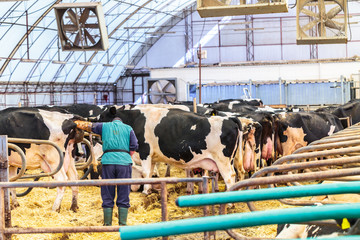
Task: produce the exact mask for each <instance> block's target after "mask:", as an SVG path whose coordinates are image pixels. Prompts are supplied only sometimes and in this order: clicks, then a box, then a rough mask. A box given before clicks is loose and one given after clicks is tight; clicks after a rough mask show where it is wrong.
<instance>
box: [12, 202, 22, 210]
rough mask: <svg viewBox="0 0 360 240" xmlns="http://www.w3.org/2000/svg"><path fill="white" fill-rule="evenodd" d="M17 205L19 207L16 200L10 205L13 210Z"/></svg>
mask: <svg viewBox="0 0 360 240" xmlns="http://www.w3.org/2000/svg"><path fill="white" fill-rule="evenodd" d="M17 207H20V204H19V203H18V202H16V203H13V204H11V206H10V208H11V210H13V209H15V208H17Z"/></svg>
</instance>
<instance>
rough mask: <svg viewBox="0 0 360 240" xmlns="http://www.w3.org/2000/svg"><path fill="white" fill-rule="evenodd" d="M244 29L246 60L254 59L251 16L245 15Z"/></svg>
mask: <svg viewBox="0 0 360 240" xmlns="http://www.w3.org/2000/svg"><path fill="white" fill-rule="evenodd" d="M245 22H246V24H245V28H246V29H247V30H246V31H245V34H246V61H254V60H255V57H254V30H253V25H254V24H253V16H252V15H245Z"/></svg>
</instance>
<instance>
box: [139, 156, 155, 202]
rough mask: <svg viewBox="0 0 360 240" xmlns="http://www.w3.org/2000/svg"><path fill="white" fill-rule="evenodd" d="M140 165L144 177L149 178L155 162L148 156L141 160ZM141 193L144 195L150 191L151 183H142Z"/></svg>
mask: <svg viewBox="0 0 360 240" xmlns="http://www.w3.org/2000/svg"><path fill="white" fill-rule="evenodd" d="M141 166H142V168H143V174H144V178H151V176H152V173H153V172H154V166H155V164H154V163H153V162H152V161H151V157H150V156H148V157H147V158H146V160H143V161H141ZM143 193H144V194H146V195H148V194H150V193H151V184H145V185H144V191H143Z"/></svg>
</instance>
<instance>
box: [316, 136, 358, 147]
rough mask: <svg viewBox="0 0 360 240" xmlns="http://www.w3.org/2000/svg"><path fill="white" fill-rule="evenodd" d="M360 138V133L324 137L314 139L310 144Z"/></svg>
mask: <svg viewBox="0 0 360 240" xmlns="http://www.w3.org/2000/svg"><path fill="white" fill-rule="evenodd" d="M356 139H360V135H354V136H347V137H339V138H322V139H320V140H317V141H314V142H312V143H310V144H309V146H310V145H317V144H323V143H332V142H342V141H348V140H356Z"/></svg>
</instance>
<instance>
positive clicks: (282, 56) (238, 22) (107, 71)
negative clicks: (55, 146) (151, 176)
mask: <svg viewBox="0 0 360 240" xmlns="http://www.w3.org/2000/svg"><path fill="white" fill-rule="evenodd" d="M0 16H1V17H0V18H1V19H0V26H1V28H0V46H1V47H0V49H1V51H0V118H1V113H2V112H3V111H5V110H7V109H11V108H26V107H31V108H37V107H40V106H41V107H44V106H49V107H51V106H56V107H59V106H60V107H63V106H70V105H77V104H80V105H81V104H88V105H92V106H98V107H103V106H123V105H125V106H134V105H139V106H140V105H143V104H151V105H155V104H157V105H159V104H166V105H170V104H175V103H176V104H185V103H187V104H188V105H189V103H190V105H192V106H193V109H192V110H191V111H196V110H194V109H196V106H197V108H198V109H199V108H200V107H203V106H212V105H211V104H215V103H219V102H221V100H225V101H226V100H229V99H232V100H244V101H251V100H260V101H261V104H259V105H256V106H255V107H256V108H261V111H271V113H272V114H274V115H276V114H277V113H279V115H277V116H280V112H286V111H293V109H296V111H300V112H304V114H311V113H313V112H314V111H315V110H319V109H324V108H327V107H328V108H329V109H332V110H334V109H337V110H336V111H333V112H331V113H332V114H334V115H335V118H336V119H335V120H334V121H338V122H340V121H341V123H342V126H341V127H340V128H337V127H336V128H335V127H334V128H332V127H331V128H330V130H329V129H327V130H326V133H329V134H328V135H332V134H333V133H334V132H336V133H337V132H338V135H335V137H334V138H331V139H329V138H328V136H321V137H318V138H317V139H313V140H311V141H313V143H311V144H313V145H311V146H310V145H309V146H307V147H308V148H306V144H302V143H301V144H299V146H298V145H295V144H294V145H295V146H292V147H294V149H293V150H289V151H288V152H289V153H290V154H293V153H294V152H295V154H299V158H296V157H294V159H295V160H294V159H293V160H292V161H293V162H289V161H288V160H286V159H289V158H286V155H287V153H285V152H286V149H285V147H287V146H285V145H284V146H283V149H282V152H281V153H280V154H278V155H276V154H277V153H276V151H275V150H274V149H273V150H269V151H273V152H272V153H271V154H272V155H271V156H272V157H270V159H272V162H271V163H270V162H266V161H268V157H266V159H264V158H262V157H260V162H261V163H255V165H256V164H258V165H256V166H255V169H254V171H252V170H249V171H248V170H246V173H245V179H246V180H249V179H252V178H256V177H265V176H269V177H270V178H271V177H274V180H273V182H269V183H265V182H266V181H265V182H261V184H257V183H254V184H253V185H251V184H250V183H249V185H247V186H245V187H248V188H261V189H263V188H267V187H270V186H272V187H274V186H277V187H279V186H290V185H295V186H296V185H315V184H318V183H322V181H324V180H333V181H335V180H336V181H358V180H359V179H358V178H357V175H358V173H357V172H356V171H359V169H358V168H357V167H358V164H359V163H360V149H357V147H358V146H359V145H360V142H358V141H359V140H358V139H359V137H358V136H359V132H358V131H359V130H360V129H359V128H358V126H359V125H357V122H359V121H360V113H359V111H358V109H357V108H356V107H355V105H356V104H360V101H359V99H360V64H359V62H360V57H359V56H360V24H359V21H360V4H359V2H358V1H357V0H348V1H346V0H196V1H195V0H176V1H172V0H97V1H93V0H0ZM356 106H357V105H356ZM350 107H351V110H349V109H350ZM229 109H231V107H229ZM339 109H340V110H339ZM344 109H345V110H344ZM359 110H360V108H359ZM144 111H145V110H144ZM199 111H200V110H199ZM217 111H220V110H219V109H217ZM221 111H222V110H221ZM229 111H230V110H229ZM225 112H226V111H225ZM339 112H341V114H340V113H339ZM344 112H346V113H344ZM246 114H248V112H247V113H246ZM284 114H285V113H284ZM336 114H339V115H336ZM344 114H345V115H344ZM3 116H5V115H3ZM358 116H359V117H358ZM206 117H209V116H206ZM274 119H275V118H274ZM240 121H241V120H240ZM252 121H254V120H252ZM273 121H278V118H276V120H273ZM279 121H280V120H279ZM326 121H327V122H326ZM326 121H325V122H326V124H327V123H329V122H331V121H332V120H326ZM241 123H242V127H243V128H244V127H245V128H244V129H242V132H244V136H245V137H244V138H241V140H243V139H246V138H247V137H248V135H245V132H246V131H247V130H245V129H248V130H249V129H250V130H251V129H255V127H254V126H255V124H254V125H246V124H245V123H243V122H241ZM252 124H253V123H252ZM324 124H325V123H324ZM326 124H325V125H326ZM259 125H260V124H259ZM289 125H290V124H289ZM318 125H322V123H320V124H318ZM351 125H353V126H352V127H353V128H351V129H350V130H349V129H348V128H349V127H350V126H351ZM277 126H278V125H277ZM332 126H333V125H332ZM262 127H263V128H264V129H265V127H264V126H262ZM298 127H299V126H296V127H295V128H298ZM0 128H1V127H0ZM303 129H304V130H302V131H303V132H302V134H304V136H306V135H307V137H308V138H309V137H310V135H311V134H310V133H311V132H316V131H317V130H318V129H317V127H307V129H310V130H306V129H305V128H303ZM250 130H249V131H250ZM254 131H255V130H254ZM272 131H274V132H273V136H272V139H271V134H270V139H271V141H272V143H273V144H275V141H276V136H277V135H276V134H277V132H275V128H274V129H273V130H272ZM276 131H278V129H277V128H276ZM306 131H309V132H306ZM324 131H325V130H324ZM246 133H248V132H246ZM242 134H243V133H242ZM259 134H260V133H259ZM282 134H283V133H282ZM0 135H2V133H1V134H0ZM4 135H6V134H4ZM315 135H316V134H315ZM241 136H243V135H241ZM288 136H289V135H288ZM11 137H12V136H9V138H11ZM17 137H19V136H17ZM278 137H279V136H278ZM280 137H283V135H281V136H280ZM316 137H317V136H316ZM337 137H338V138H337ZM334 139H335V140H334ZM1 141H2V138H1V136H0V146H1ZM269 141H270V140H269ZM319 141H320V142H319ZM5 142H7V140H6V141H5ZM15 143H16V140H14V139H11V140H9V142H8V143H6V144H10V145H11V146H9V148H12V149H13V150H14V148H16V146H15V147H14V146H13V145H12V144H15ZM306 143H307V144H310V140H306ZM4 144H5V143H4ZM84 144H85V145H87V146H89V148H90V151H92V150H91V147H90V145H89V144H90V143H83V146H85V145H84ZM243 144H244V145H241V147H243V149H244V150H243V151H245V148H246V143H245V140H244V143H243ZM279 144H280V143H279ZM322 144H325V145H324V146H322ZM326 144H330V145H326ZM315 145H316V146H315ZM4 146H6V145H4ZM264 146H265V145H264ZM274 146H275V145H273V147H274ZM300 147H304V148H303V150H301V149H302V148H300ZM348 148H349V149H348ZM0 149H1V150H3V149H7V147H4V148H3V147H0ZM284 149H285V150H284ZM261 150H262V147H261V148H260V155H261ZM5 151H7V150H4V151H0V178H1V176H2V177H3V175H2V174H5V172H6V171H5V170H4V171H5V172H2V170H1V169H3V167H2V165H1V160H3V161H7V160H5V159H6V155H7V153H5ZM14 151H17V150H14ZM256 151H259V149H257V150H256ZM316 151H329V153H328V152H327V153H326V154H327V155H326V154H325V153H323V152H321V153H319V155H318V156H313V155H311V154H312V153H311V152H316ZM331 151H335V153H334V152H331ZM336 151H338V152H336ZM92 154H93V155H92V158H94V153H92ZM242 154H245V153H243V152H242ZM257 154H259V152H257ZM268 154H270V153H268ZM302 154H303V155H302ZM306 154H308V155H306ZM244 156H245V155H244ZM254 156H255V158H256V156H257V155H256V154H255V153H254ZM291 156H293V155H291ZM309 156H310V157H309ZM281 157H283V158H281ZM92 158H91V157H88V160H87V162H86V164H90V163H91V161H92V160H93V159H92ZM277 159H278V160H277ZM279 159H280V160H279ZM276 160H277V161H276ZM317 160H326V161H328V162H325V163H324V164H323V165H321V164H319V165H317V164H315V163H313V162H315V161H317ZM275 162H276V164H279V166H280V167H279V168H278V169H277V170H276V171H278V172H281V173H283V175H284V176H286V177H283V179H289V180H287V182H286V183H285V182H284V181H285V180H281V181H280V180H277V179H275V177H276V176H274V175H271V174H273V172H271V173H269V172H267V171H271V170H269V168H270V167H271V164H273V163H275ZM302 162H310V164H313V165H311V166H312V167H309V165H306V166H305V165H304V166H302V165H301V164H302ZM276 164H275V165H276ZM286 164H289V165H288V168H286V167H285V166H283V165H286ZM291 164H294V165H291ZM296 164H298V165H296ZM134 165H135V164H134ZM300 165H301V166H300ZM59 166H60V165H59ZM87 166H89V165H87ZM87 166H86V167H87ZM139 166H141V165H139ZM157 167H158V171H159V176H160V178H162V177H164V176H165V175H166V173H165V172H166V171H167V169H166V167H167V166H166V165H165V163H160V164H158V165H157ZM257 167H258V168H257ZM266 167H269V168H266ZM292 167H293V168H296V169H297V170H294V169H290V168H292ZM84 168H85V167H82V166H80V163H79V165H77V169H78V174H79V177H81V176H83V175H84V173H83V169H84ZM275 168H276V166H275ZM309 168H310V169H313V170H314V169H315V170H314V172H315V171H318V172H321V174H317V175H316V174H315V175H316V176H315V177H311V176H310V175H311V173H314V172H311V171H313V170H309ZM263 169H265V170H263ZM289 169H290V170H289ZM235 170H237V169H235ZM24 171H25V170H24ZM322 171H324V172H322ZM326 171H329V173H327V172H326ZM330 171H333V172H330ZM325 172H326V173H325ZM237 173H238V172H237ZM22 174H23V173H22ZM26 174H35V175H37V174H42V173H41V169H39V170H30V171H27V173H26ZM292 174H293V175H294V176H293V178H292V177H291V176H290V175H292ZM301 174H303V175H302V176H301V180H299V179H296V177H299V178H300V175H301ZM306 174H308V175H306ZM359 174H360V171H359ZM253 175H255V176H253ZM313 175H314V174H313ZM170 176H171V177H176V178H186V175H185V171H184V170H183V169H181V168H177V167H174V168H171V170H170ZM221 177H222V176H220V179H219V191H220V192H225V191H227V190H229V189H228V187H227V186H226V184H225V181H224V180H223V179H222V178H221ZM302 177H303V178H302ZM52 178H53V177H51V176H46V177H42V178H41V180H40V181H39V182H41V181H43V182H45V184H46V182H53V181H54V180H53V179H52ZM89 178H90V177H89ZM270 178H269V179H270ZM294 179H296V180H297V181H295V180H294ZM345 179H346V180H345ZM7 180H9V179H7ZM34 180H35V181H34ZM38 180H39V179H37V178H29V177H27V178H25V179H20V180H16V182H25V183H28V182H37V181H38ZM241 180H242V179H239V178H238V177H237V179H236V182H237V183H236V184H238V183H240V182H241ZM1 181H4V180H3V178H1ZM84 181H86V180H84ZM95 181H96V180H95ZM99 181H100V180H99ZM269 181H270V180H269ZM276 181H278V182H276ZM14 182H15V181H14ZM254 182H256V180H255V181H254ZM268 184H269V185H268ZM271 184H273V185H271ZM276 184H277V185H276ZM235 186H238V188H235V189H233V190H240V189H243V190H244V189H245V187H244V186H242V185H241V184H240V185H235ZM186 187H187V184H186V183H184V182H178V183H168V184H167V190H166V192H165V193H166V194H165V195H167V198H166V199H167V200H166V201H167V204H166V214H165V215H164V202H162V200H163V195H162V193H163V191H164V189H161V188H159V186H157V187H155V186H153V192H152V193H151V194H149V195H145V194H143V193H141V192H132V193H131V195H130V196H131V207H130V209H129V218H128V225H129V226H137V225H140V224H149V223H156V222H164V221H175V220H180V219H189V218H198V217H202V216H204V215H221V206H220V204H218V205H216V206H211V207H210V208H209V209H207V210H206V209H203V207H185V208H180V207H178V206H177V205H176V203H175V201H176V199H177V198H178V197H180V196H185V195H187V194H188V192H187V190H186ZM194 188H195V189H194V192H195V195H196V193H200V190H199V188H200V187H199V186H197V185H196V186H195V187H194ZM3 189H4V188H2V187H1V183H0V192H1V194H2V190H3ZM5 189H7V188H5ZM25 190H26V188H18V191H19V192H23V191H25ZM208 191H209V192H215V191H218V190H217V189H216V190H215V175H212V174H211V173H210V180H209V189H208ZM358 191H359V190H352V193H355V192H356V193H357V192H358ZM4 192H5V196H6V191H4ZM56 193H57V190H56V189H55V188H54V187H52V188H50V187H46V188H40V187H39V188H38V187H36V188H34V189H32V190H31V192H30V193H28V194H24V195H25V196H23V197H19V198H18V200H19V203H20V207H17V208H14V209H12V210H11V211H10V210H9V206H10V202H6V200H5V207H3V206H4V205H1V204H0V212H1V211H3V210H4V209H5V210H4V211H5V212H6V211H7V212H6V213H4V216H5V215H6V214H8V215H6V216H9V215H11V217H10V219H11V220H10V221H8V220H6V221H5V220H4V221H0V224H3V226H2V227H0V239H2V238H3V237H4V239H9V233H6V228H11V229H15V230H11V231H13V232H11V235H12V236H10V239H16V240H23V239H37V240H38V239H61V240H65V239H84V240H87V239H99V240H102V239H104V240H105V239H125V236H123V237H121V238H120V236H119V229H118V228H117V229H116V228H112V229H110V230H109V229H108V231H106V230H105V231H103V232H101V231H100V230H103V229H100V230H99V229H97V230H96V231H90V230H94V229H95V228H92V227H94V226H97V227H99V226H100V227H101V226H102V224H103V222H102V221H103V219H102V218H103V215H102V207H101V204H102V202H101V197H100V188H99V187H98V186H90V185H89V186H84V187H80V190H79V207H80V209H79V211H78V212H73V211H71V210H69V208H71V207H70V205H71V201H72V200H71V193H70V190H69V188H67V190H66V192H65V196H64V200H63V205H62V210H61V211H60V212H59V213H58V212H54V211H52V209H51V205H52V203H53V202H54V199H55V196H56ZM1 196H2V195H1ZM2 197H3V196H2ZM324 199H325V198H324ZM324 199H320V198H317V199H316V200H313V198H311V196H310V195H309V196H306V197H305V196H304V197H301V198H297V200H288V199H287V200H284V201H277V200H273V199H267V200H264V201H256V202H255V203H250V204H249V203H248V204H247V203H246V202H242V203H236V204H234V205H233V206H232V207H229V208H228V209H227V213H228V214H232V213H245V212H255V210H264V211H265V210H271V209H285V208H292V207H294V206H295V207H299V206H304V205H305V206H309V205H319V204H318V203H319V202H321V201H323V200H324ZM324 201H325V203H324V202H321V203H320V205H321V204H324V205H326V204H334V203H341V204H343V203H347V202H348V200H346V199H345V200H344V199H341V200H338V199H337V200H334V199H330V198H326V199H325V200H324ZM351 201H352V200H351ZM7 204H9V205H7ZM251 204H253V205H251ZM117 217H118V216H117V215H116V214H115V215H114V219H113V221H114V222H113V223H114V225H116V224H117V222H116V221H117V219H115V218H117ZM359 217H360V215H359ZM4 219H9V218H7V217H4ZM327 220H328V219H327ZM9 224H10V225H9ZM321 224H322V225H328V226H331V227H334V225H336V223H335V222H334V221H333V219H332V220H331V222H330V221H327V222H325V221H324V222H322V223H321ZM321 224H320V225H321ZM359 224H360V222H359ZM5 225H6V226H5ZM47 227H48V228H56V227H59V228H61V227H67V228H68V229H67V230H69V228H71V227H84V228H85V227H89V229H90V230H86V231H87V232H81V233H74V232H71V231H70V232H65V231H63V232H52V233H51V229H48V230H47V231H48V232H46V231H45V232H44V233H42V234H41V233H37V232H35V233H31V234H30V233H27V234H26V233H19V232H17V231H16V228H19V229H23V228H47ZM352 230H354V229H352ZM9 231H10V230H9ZM19 231H20V230H19ZM28 231H29V232H30V231H31V230H28ZM54 231H56V230H54ZM84 231H85V230H84ZM120 232H121V231H120ZM203 232H205V233H203ZM278 233H279V232H278V229H277V224H268V225H262V226H255V227H239V228H237V229H235V230H234V231H231V230H230V233H229V232H228V231H226V230H225V229H222V230H219V231H216V232H215V231H212V232H206V231H200V232H197V233H191V234H184V235H174V236H157V237H154V239H191V240H192V239H202V238H204V239H211V238H213V239H255V238H258V239H259V238H260V239H266V238H275V237H276V235H277V234H278ZM352 234H353V232H352ZM358 234H360V232H359V231H358V232H356V233H355V234H354V235H358ZM294 238H295V237H294ZM334 239H336V238H334Z"/></svg>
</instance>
